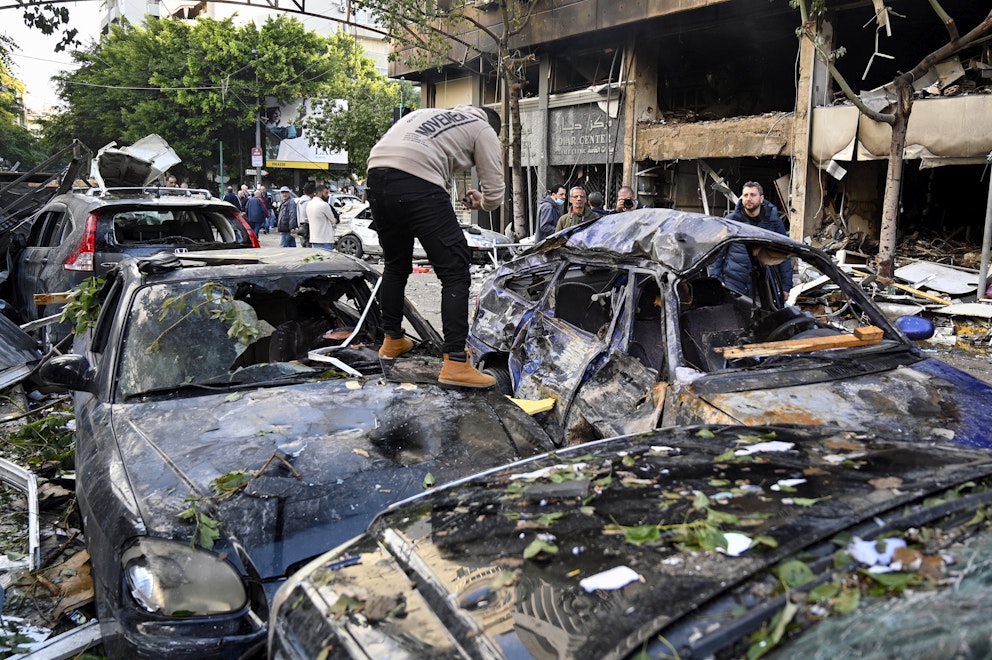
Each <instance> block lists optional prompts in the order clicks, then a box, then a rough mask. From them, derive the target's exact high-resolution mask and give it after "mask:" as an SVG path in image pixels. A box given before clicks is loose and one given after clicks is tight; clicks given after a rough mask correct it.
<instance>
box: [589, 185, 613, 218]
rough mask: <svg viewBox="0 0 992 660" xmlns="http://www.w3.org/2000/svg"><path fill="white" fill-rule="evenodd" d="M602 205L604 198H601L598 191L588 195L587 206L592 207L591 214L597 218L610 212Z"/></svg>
mask: <svg viewBox="0 0 992 660" xmlns="http://www.w3.org/2000/svg"><path fill="white" fill-rule="evenodd" d="M604 204H606V198H605V197H603V193H601V192H599V191H598V190H594V191H592V192H591V193H589V206H591V207H592V212H593V213H595V214H596V215H598V216H599V217H603V216H604V215H609V214H610V210H609V209H608V208H605V207H604V206H603V205H604Z"/></svg>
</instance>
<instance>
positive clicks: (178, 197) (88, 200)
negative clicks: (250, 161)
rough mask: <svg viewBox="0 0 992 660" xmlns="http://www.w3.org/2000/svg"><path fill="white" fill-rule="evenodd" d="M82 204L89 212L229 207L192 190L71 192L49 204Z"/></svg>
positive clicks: (146, 189)
mask: <svg viewBox="0 0 992 660" xmlns="http://www.w3.org/2000/svg"><path fill="white" fill-rule="evenodd" d="M55 202H62V203H74V204H79V203H82V204H85V205H87V206H90V207H91V208H96V207H100V206H114V205H122V206H123V205H128V206H133V205H135V204H139V205H141V206H170V207H172V206H201V207H202V206H204V205H209V206H217V207H223V208H225V209H229V208H231V205H230V204H228V203H227V202H225V201H224V200H222V199H219V198H217V197H214V196H213V195H212V194H211V193H210V191H209V190H201V189H194V188H159V187H156V186H144V187H141V188H133V187H131V188H104V189H101V188H73V189H72V191H71V192H68V193H65V194H64V195H59V196H58V197H55V198H54V199H53V200H52V203H55Z"/></svg>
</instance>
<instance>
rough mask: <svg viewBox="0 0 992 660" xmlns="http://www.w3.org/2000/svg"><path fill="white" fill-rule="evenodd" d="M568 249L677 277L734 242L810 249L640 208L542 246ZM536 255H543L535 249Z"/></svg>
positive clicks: (711, 220) (709, 219)
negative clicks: (644, 264)
mask: <svg viewBox="0 0 992 660" xmlns="http://www.w3.org/2000/svg"><path fill="white" fill-rule="evenodd" d="M562 238H564V239H565V242H564V244H565V245H566V246H567V247H568V248H571V249H572V250H588V251H591V252H595V253H597V254H602V255H603V256H607V257H611V258H614V259H617V260H619V261H631V260H639V259H650V260H651V261H657V262H660V263H662V264H664V265H665V266H667V267H668V268H671V269H672V270H675V271H677V272H685V271H687V270H689V269H691V268H692V266H694V265H695V264H697V263H698V262H699V261H700V260H701V259H702V257H704V256H705V255H707V254H709V253H710V252H711V251H712V250H714V249H715V248H716V247H717V246H719V245H720V244H722V243H725V242H726V241H728V240H730V239H748V238H751V239H759V240H763V241H766V242H774V243H780V244H782V245H783V246H784V247H788V248H789V249H790V250H793V251H798V252H806V251H808V248H807V247H806V246H805V245H803V244H802V243H799V242H798V241H794V240H792V239H790V238H789V237H788V236H784V235H782V234H777V233H775V232H772V231H768V230H766V229H761V228H760V227H753V226H751V225H747V224H744V223H740V222H735V221H733V220H728V219H726V218H718V217H716V216H711V215H704V214H702V213H689V212H686V211H676V210H674V209H638V210H636V211H630V212H627V213H613V214H609V215H604V216H603V217H601V218H599V219H597V220H594V221H591V222H588V223H584V224H581V225H577V226H575V227H570V228H568V229H565V230H563V231H562V232H559V233H558V234H555V235H554V236H552V237H550V238H549V239H548V240H546V241H544V242H543V243H541V244H539V245H544V246H545V247H544V248H543V249H547V244H548V243H549V242H551V243H552V244H557V241H559V240H560V239H562ZM532 250H533V251H543V250H542V249H540V248H538V247H537V246H535V248H532Z"/></svg>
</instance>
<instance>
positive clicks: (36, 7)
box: [17, 0, 79, 53]
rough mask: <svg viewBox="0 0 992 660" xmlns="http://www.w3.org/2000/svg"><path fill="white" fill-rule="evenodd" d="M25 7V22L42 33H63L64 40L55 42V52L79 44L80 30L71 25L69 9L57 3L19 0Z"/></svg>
mask: <svg viewBox="0 0 992 660" xmlns="http://www.w3.org/2000/svg"><path fill="white" fill-rule="evenodd" d="M17 3H18V4H19V5H21V7H22V8H23V10H24V11H23V14H22V16H23V18H24V24H25V25H27V26H28V27H33V28H36V29H38V30H40V31H41V33H42V34H54V33H56V32H61V33H62V40H61V41H60V42H59V43H57V44H55V52H57V53H58V52H61V51H63V50H65V49H66V48H70V47H72V46H78V45H79V40H78V39H76V35H78V34H79V30H77V29H76V28H73V27H69V9H68V7H66V6H65V5H61V6H60V5H58V4H56V3H43V4H30V5H29V4H28V3H27V1H26V0H17Z"/></svg>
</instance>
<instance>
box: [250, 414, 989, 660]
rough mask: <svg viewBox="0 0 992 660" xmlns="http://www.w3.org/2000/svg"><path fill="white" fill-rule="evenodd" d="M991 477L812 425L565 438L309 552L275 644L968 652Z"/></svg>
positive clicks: (968, 466) (288, 650)
mask: <svg viewBox="0 0 992 660" xmlns="http://www.w3.org/2000/svg"><path fill="white" fill-rule="evenodd" d="M990 477H992V454H989V452H987V451H985V450H978V449H973V448H968V447H962V446H958V445H952V444H947V443H923V442H918V441H912V440H903V439H892V438H886V437H880V436H876V435H870V434H864V433H860V432H851V431H840V430H836V429H832V428H829V427H825V426H820V427H789V428H782V427H779V428H768V427H703V428H699V427H696V428H682V429H662V430H657V431H653V432H651V433H649V434H641V435H638V436H628V437H621V438H613V439H609V440H602V441H598V442H593V443H587V444H584V445H579V446H574V447H568V448H566V449H564V450H560V451H558V452H556V454H555V455H551V456H544V457H540V458H536V459H531V460H527V461H522V462H521V463H518V464H515V465H513V466H510V467H505V468H497V469H494V470H491V471H489V472H487V473H485V474H483V475H479V476H477V477H475V478H472V479H468V480H465V481H463V482H459V483H455V484H451V485H449V486H448V487H444V488H441V489H437V490H435V491H433V492H431V493H426V494H424V495H422V496H419V497H417V498H415V499H413V500H411V501H409V502H405V503H401V504H398V505H394V506H392V507H390V509H389V510H387V511H386V512H384V513H383V514H382V515H381V516H379V517H378V518H377V519H376V520H375V521H374V522H373V523H372V525H371V526H370V527H369V530H368V532H367V533H366V534H365V535H363V536H361V537H358V538H356V539H355V540H354V541H352V542H350V543H347V544H345V545H342V546H340V547H338V548H336V549H334V550H332V551H331V552H329V553H327V554H326V555H324V556H323V557H321V558H319V559H318V560H315V561H314V562H312V563H311V564H310V565H308V566H307V567H305V568H304V569H302V570H301V571H300V572H299V573H298V574H296V575H294V576H293V577H291V578H290V579H289V580H287V582H286V584H285V585H284V586H283V587H282V588H281V589H280V591H279V593H278V594H277V595H276V598H275V601H274V609H273V620H272V622H271V624H270V626H269V630H270V638H271V643H270V657H271V658H273V659H274V660H289V659H294V660H296V659H303V658H313V657H318V655H320V653H321V652H327V651H328V650H333V653H332V655H333V656H334V657H354V658H385V657H389V658H419V657H427V656H429V657H463V658H743V657H749V658H756V657H762V656H763V655H764V654H766V653H767V652H769V651H771V650H773V649H776V647H778V648H780V649H781V650H782V655H780V656H777V657H792V658H799V657H802V658H806V657H880V658H893V657H930V658H937V657H975V656H981V655H983V654H984V651H985V649H987V645H988V637H989V633H990V625H989V621H988V617H987V616H985V615H984V613H983V612H984V610H985V607H984V602H985V601H987V599H988V595H989V587H988V577H989V569H988V566H989V563H988V559H989V557H992V529H990V527H989V524H988V519H987V517H986V516H984V515H983V514H981V513H980V512H981V511H982V510H983V508H984V507H987V506H988V502H989V501H990V500H992V491H990V490H989V486H990V484H992V482H990ZM972 562H974V564H973V563H972ZM910 590H912V592H913V593H912V594H910V593H909V591H910ZM904 591H905V595H903V596H900V594H902V593H903V592H904ZM959 598H960V599H961V600H960V603H962V604H963V606H961V607H959V601H958V599H959ZM969 606H970V607H969ZM969 610H971V611H969ZM854 611H857V614H850V613H851V612H854ZM880 612H884V613H886V616H885V618H884V619H882V618H880V617H878V616H875V615H877V614H879V613H880ZM844 614H850V615H849V616H843V615H844ZM821 626H823V627H827V630H828V632H826V631H825V632H824V633H820V631H819V630H818V628H820V627H821ZM810 636H812V637H814V638H813V639H806V638H807V637H810ZM809 642H812V643H809ZM800 645H801V646H800ZM776 650H778V649H776ZM772 657H776V656H772Z"/></svg>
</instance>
